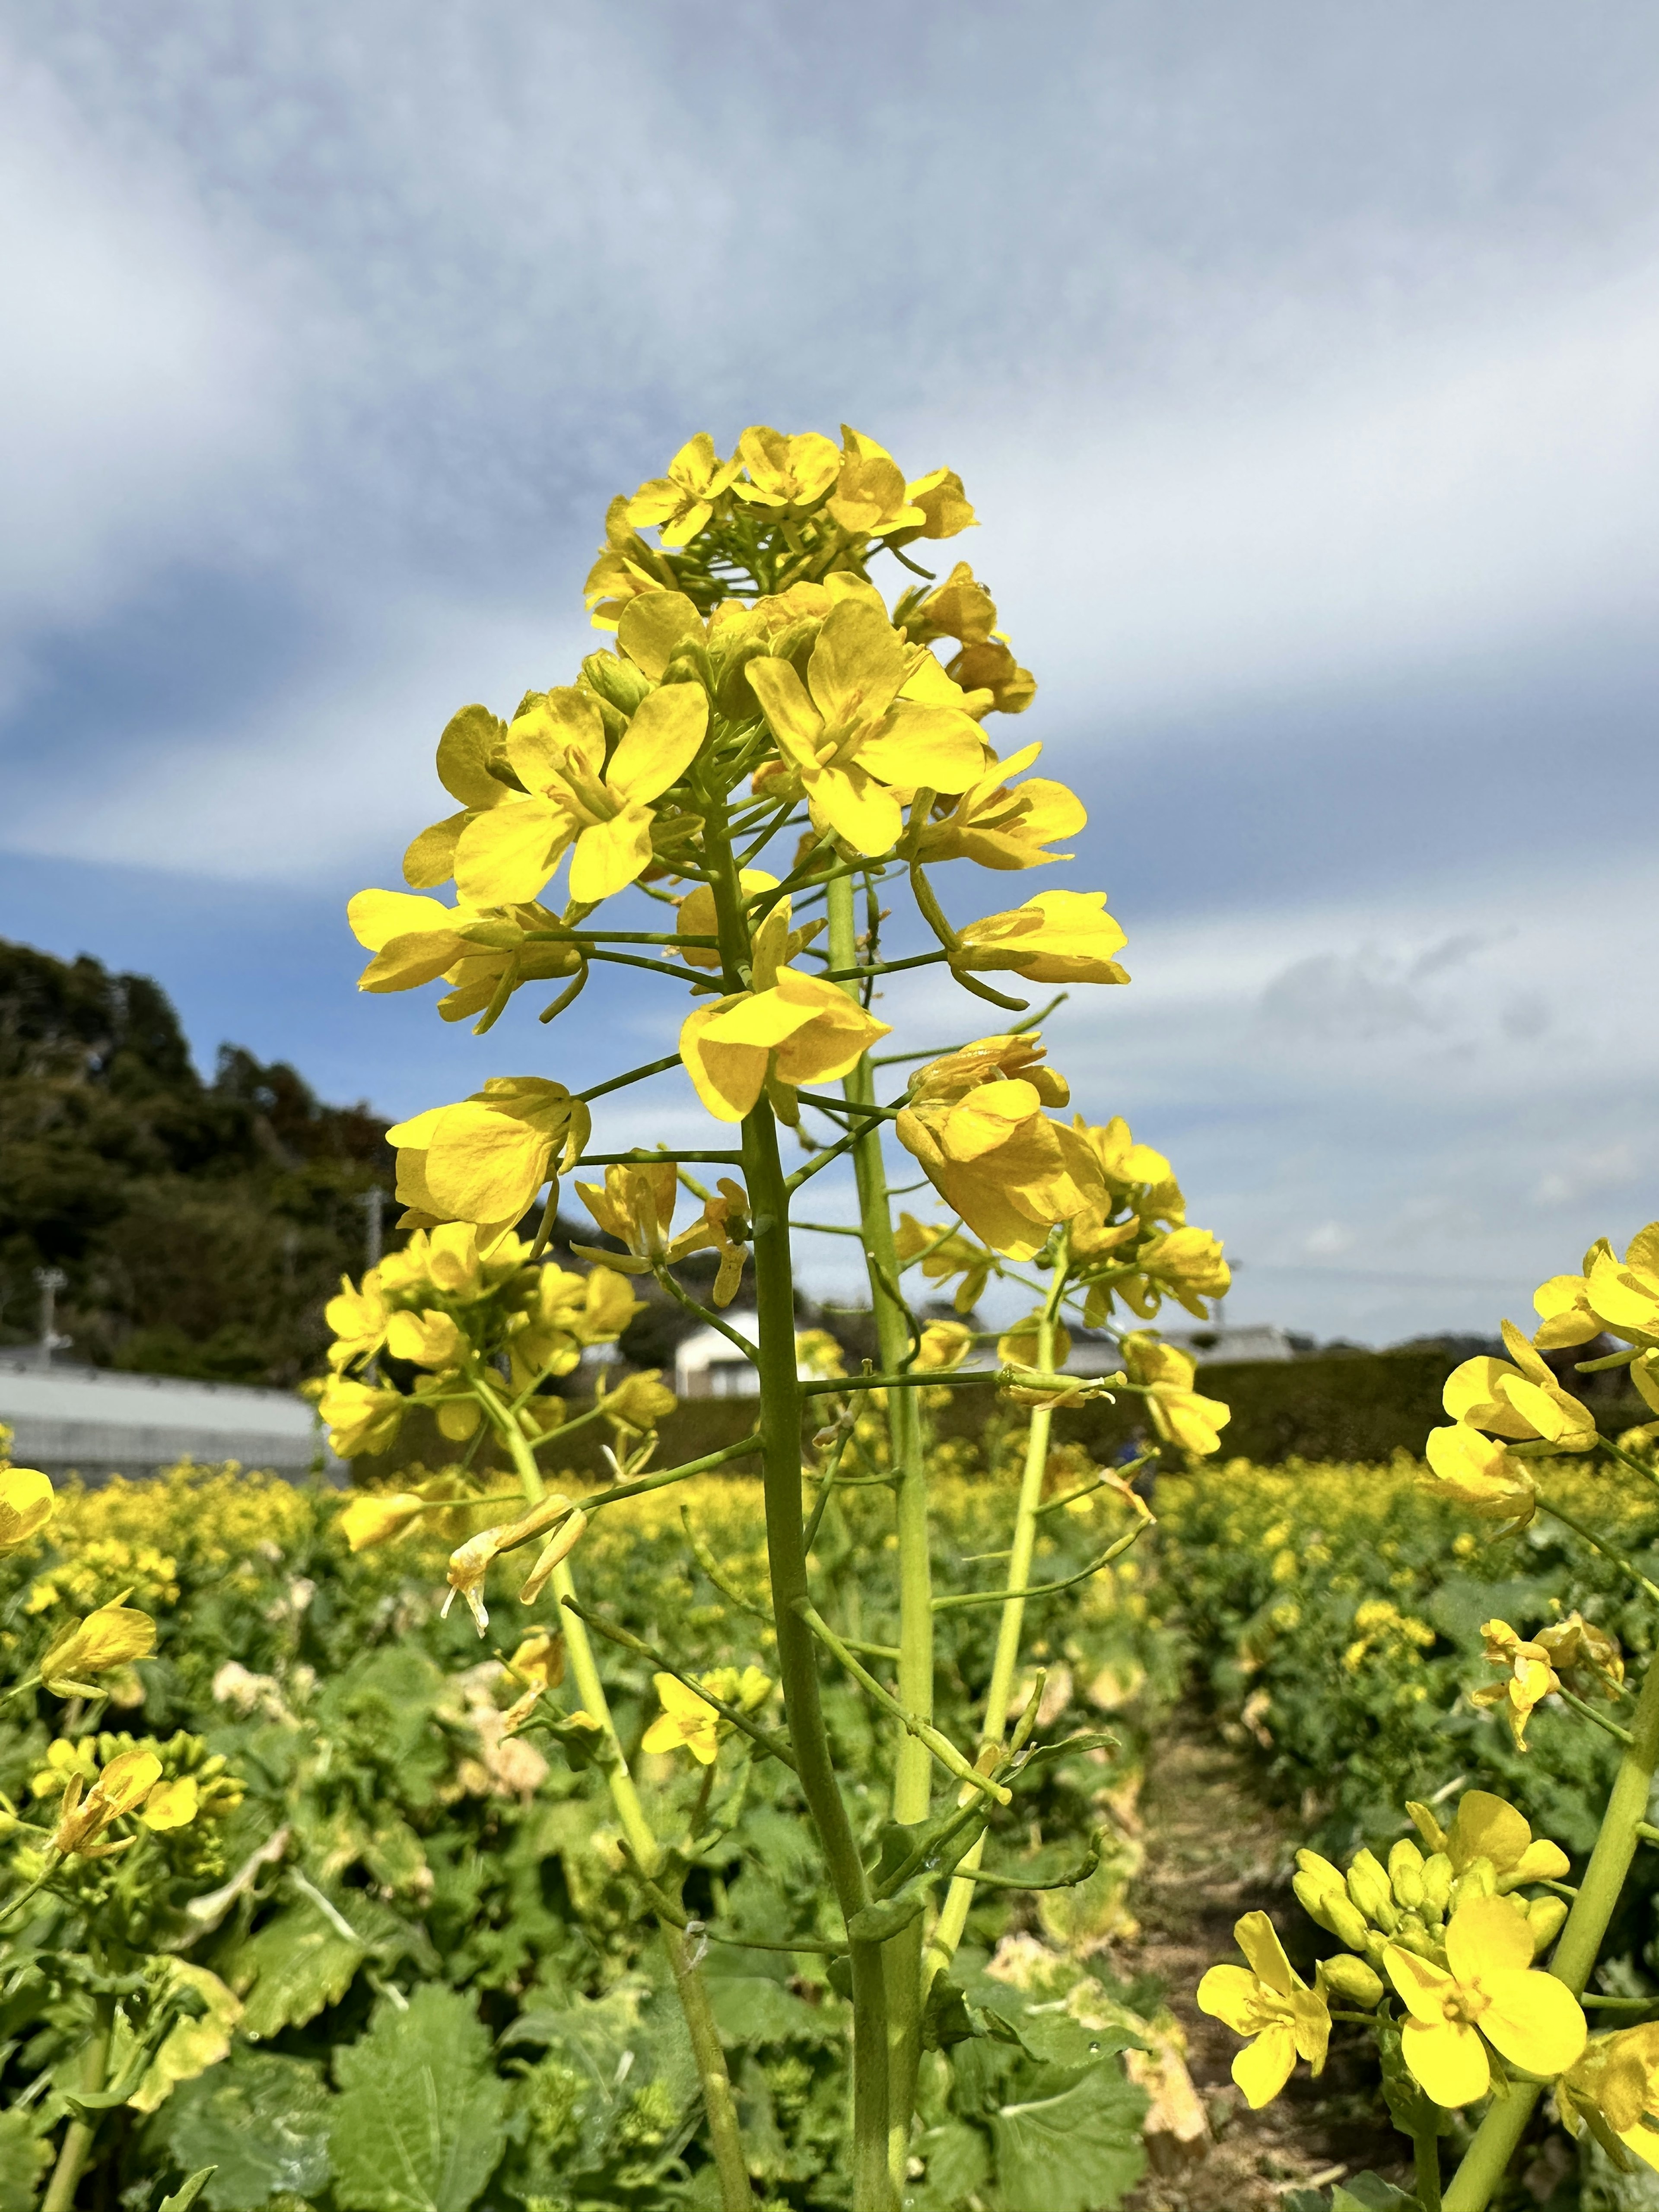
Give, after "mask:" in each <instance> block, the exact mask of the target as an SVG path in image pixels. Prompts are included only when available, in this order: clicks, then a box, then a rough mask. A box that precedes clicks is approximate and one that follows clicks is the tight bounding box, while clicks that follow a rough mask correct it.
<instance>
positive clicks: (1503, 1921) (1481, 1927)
mask: <svg viewBox="0 0 1659 2212" xmlns="http://www.w3.org/2000/svg"><path fill="white" fill-rule="evenodd" d="M1446 1964H1447V1965H1448V1966H1449V1967H1450V1968H1451V1971H1452V1972H1453V1974H1454V1975H1455V1977H1456V1978H1457V1979H1458V1980H1459V1981H1460V1982H1473V1981H1477V1980H1478V1981H1481V1982H1483V1983H1484V1981H1485V1980H1486V1977H1487V1976H1488V1975H1489V1974H1491V1973H1493V1972H1519V1971H1520V1970H1522V1968H1524V1967H1529V1966H1531V1964H1532V1936H1531V1934H1530V1932H1529V1931H1528V1927H1527V1923H1526V1922H1525V1921H1524V1920H1523V1919H1522V1917H1521V1915H1520V1914H1519V1913H1518V1912H1517V1911H1516V1909H1515V1907H1514V1906H1513V1905H1511V1904H1510V1902H1509V1901H1508V1899H1506V1898H1502V1897H1471V1898H1469V1899H1467V1900H1466V1901H1465V1902H1464V1903H1463V1904H1462V1905H1459V1906H1458V1908H1457V1910H1456V1911H1455V1912H1454V1913H1453V1915H1452V1917H1451V1919H1450V1921H1449V1923H1448V1924H1447V1928H1446ZM1558 1986H1559V1984H1558Z"/></svg>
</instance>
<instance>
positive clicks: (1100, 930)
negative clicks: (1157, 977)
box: [951, 891, 1129, 983]
mask: <svg viewBox="0 0 1659 2212" xmlns="http://www.w3.org/2000/svg"><path fill="white" fill-rule="evenodd" d="M961 941H962V943H963V945H964V946H965V947H966V948H967V951H965V952H964V953H963V954H961V955H959V956H958V955H953V956H952V958H951V966H952V967H954V968H963V969H971V970H973V971H975V973H977V972H978V971H979V970H981V969H1010V970H1012V973H1014V974H1015V975H1024V977H1025V978H1026V980H1027V981H1029V982H1032V983H1127V981H1128V980H1129V978H1128V976H1127V974H1126V973H1125V972H1124V970H1123V969H1121V967H1120V966H1119V965H1118V963H1117V962H1116V961H1115V960H1114V959H1113V958H1112V957H1111V956H1112V955H1113V953H1115V952H1116V951H1120V950H1121V948H1122V946H1123V945H1125V944H1126V943H1127V939H1126V938H1125V936H1124V934H1123V932H1122V931H1121V929H1120V928H1119V927H1118V925H1117V923H1116V922H1115V921H1113V919H1112V917H1111V915H1109V914H1108V913H1107V911H1106V894H1105V892H1104V891H1042V892H1041V893H1039V895H1038V896H1036V898H1034V899H1028V900H1027V901H1026V902H1025V904H1024V906H1021V907H1015V908H1012V910H1011V911H1010V912H1008V913H1006V914H989V915H986V916H985V918H984V920H983V921H970V922H969V924H968V926H967V927H966V928H965V929H963V931H962V932H961Z"/></svg>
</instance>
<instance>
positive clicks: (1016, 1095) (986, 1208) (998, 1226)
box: [896, 1036, 1105, 1260]
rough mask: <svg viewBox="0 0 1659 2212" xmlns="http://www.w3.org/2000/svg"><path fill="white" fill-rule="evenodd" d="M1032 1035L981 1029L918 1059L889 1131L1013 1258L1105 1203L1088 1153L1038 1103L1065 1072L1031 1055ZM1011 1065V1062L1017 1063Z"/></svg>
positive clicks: (1061, 1090) (1058, 1088)
mask: <svg viewBox="0 0 1659 2212" xmlns="http://www.w3.org/2000/svg"><path fill="white" fill-rule="evenodd" d="M1041 1059H1042V1048H1041V1045H1040V1042H1039V1041H1038V1040H1037V1039H1036V1038H1035V1037H1024V1036H1023V1037H1018V1038H1016V1037H1006V1036H1002V1037H981V1039H980V1040H979V1041H978V1042H976V1043H975V1044H972V1045H969V1046H968V1047H966V1048H964V1049H963V1051H962V1052H958V1053H947V1054H945V1056H944V1057H943V1058H942V1059H939V1060H934V1061H933V1062H932V1063H931V1064H930V1065H929V1066H927V1067H925V1068H923V1069H922V1071H921V1073H920V1074H919V1075H918V1076H916V1077H915V1079H913V1081H912V1083H911V1086H910V1096H909V1103H908V1104H907V1106H906V1107H905V1109H904V1110H903V1111H902V1113H901V1114H900V1115H899V1117H898V1121H897V1124H896V1135H897V1137H898V1139H899V1141H900V1143H901V1144H902V1145H903V1146H904V1147H905V1148H906V1150H907V1151H908V1152H912V1153H914V1154H915V1157H916V1158H917V1159H918V1160H920V1161H921V1164H922V1167H923V1169H924V1170H926V1172H927V1177H928V1180H929V1181H930V1182H932V1183H933V1188H935V1189H936V1190H937V1191H938V1192H939V1195H940V1196H941V1197H942V1198H943V1199H944V1200H945V1202H946V1204H947V1205H948V1206H951V1208H952V1209H953V1211H954V1212H957V1213H959V1214H960V1215H961V1216H962V1218H963V1220H964V1221H965V1222H966V1223H967V1225H968V1226H969V1228H970V1229H971V1230H972V1231H974V1233H975V1236H976V1237H982V1238H983V1239H984V1241H985V1243H987V1244H988V1245H990V1247H991V1248H992V1249H993V1250H994V1251H997V1252H1004V1253H1006V1254H1007V1255H1009V1256H1010V1258H1012V1259H1015V1260H1030V1259H1033V1258H1035V1257H1036V1254H1037V1253H1038V1252H1040V1251H1041V1250H1042V1247H1043V1245H1044V1244H1045V1243H1047V1241H1048V1232H1049V1231H1050V1230H1051V1229H1053V1228H1054V1225H1055V1224H1056V1223H1057V1222H1061V1221H1070V1220H1073V1219H1075V1218H1078V1217H1079V1216H1080V1215H1088V1214H1090V1213H1091V1212H1099V1211H1101V1210H1103V1207H1104V1205H1105V1188H1104V1185H1103V1182H1102V1181H1101V1176H1100V1170H1099V1168H1098V1166H1097V1164H1096V1161H1095V1158H1094V1155H1093V1153H1092V1152H1091V1151H1090V1149H1089V1147H1088V1146H1087V1145H1086V1144H1085V1142H1084V1140H1083V1139H1082V1138H1081V1137H1079V1134H1078V1133H1077V1132H1076V1131H1075V1130H1074V1129H1070V1128H1067V1127H1065V1126H1064V1124H1063V1123H1060V1122H1058V1121H1051V1120H1050V1119H1049V1117H1048V1115H1046V1114H1045V1113H1044V1112H1043V1110H1042V1109H1043V1107H1044V1105H1045V1104H1050V1105H1061V1106H1063V1105H1065V1104H1066V1101H1067V1099H1068V1098H1069V1097H1070V1092H1069V1091H1068V1090H1067V1088H1066V1081H1065V1079H1064V1077H1062V1076H1060V1075H1059V1074H1058V1073H1056V1072H1055V1071H1054V1069H1052V1068H1048V1067H1042V1066H1038V1065H1037V1062H1038V1061H1039V1060H1041ZM1015 1071H1018V1072H1015Z"/></svg>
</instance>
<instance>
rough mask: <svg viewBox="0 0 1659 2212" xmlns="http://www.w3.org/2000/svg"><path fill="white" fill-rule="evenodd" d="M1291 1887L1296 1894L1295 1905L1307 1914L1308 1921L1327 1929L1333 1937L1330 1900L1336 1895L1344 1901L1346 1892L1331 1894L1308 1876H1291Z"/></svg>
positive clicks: (1321, 1884)
mask: <svg viewBox="0 0 1659 2212" xmlns="http://www.w3.org/2000/svg"><path fill="white" fill-rule="evenodd" d="M1291 1888H1292V1889H1293V1890H1294V1891H1295V1892H1296V1901H1297V1904H1298V1905H1300V1906H1301V1907H1302V1910H1303V1911H1304V1912H1305V1913H1306V1914H1307V1916H1308V1917H1309V1919H1310V1920H1313V1921H1316V1922H1317V1923H1318V1924H1319V1925H1320V1927H1322V1928H1325V1929H1329V1930H1330V1933H1331V1934H1332V1935H1333V1936H1334V1935H1335V1933H1336V1929H1335V1928H1334V1926H1333V1925H1332V1922H1331V1916H1330V1911H1329V1909H1328V1908H1329V1904H1330V1899H1331V1898H1332V1896H1333V1895H1338V1896H1341V1897H1342V1898H1343V1899H1345V1901H1346V1891H1336V1892H1333V1891H1331V1890H1329V1889H1328V1888H1327V1887H1325V1885H1324V1884H1323V1883H1322V1882H1321V1881H1317V1880H1316V1877H1315V1876H1314V1875H1310V1874H1298V1875H1292V1876H1291Z"/></svg>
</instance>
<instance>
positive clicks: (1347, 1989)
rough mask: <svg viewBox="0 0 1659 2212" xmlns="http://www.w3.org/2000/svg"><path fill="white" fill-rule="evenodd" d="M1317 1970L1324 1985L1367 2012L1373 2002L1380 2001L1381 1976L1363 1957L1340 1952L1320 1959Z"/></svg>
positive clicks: (1381, 1992) (1381, 1995)
mask: <svg viewBox="0 0 1659 2212" xmlns="http://www.w3.org/2000/svg"><path fill="white" fill-rule="evenodd" d="M1319 1971H1320V1973H1321V1975H1322V1978H1323V1979H1324V1983H1325V1986H1326V1987H1327V1988H1328V1989H1329V1990H1334V1991H1335V1993H1336V1994H1337V1996H1340V1997H1342V1998H1344V1999H1346V2002H1348V2003H1349V2004H1357V2005H1360V2006H1363V2007H1364V2009H1365V2011H1367V2012H1369V2011H1370V2008H1371V2007H1372V2006H1373V2005H1374V2004H1378V2003H1380V2002H1382V1997H1383V1978H1382V1976H1381V1975H1380V1974H1378V1973H1376V1972H1374V1971H1373V1970H1372V1969H1371V1968H1370V1966H1367V1965H1366V1964H1365V1961H1364V1960H1363V1959H1351V1958H1349V1957H1347V1956H1346V1954H1339V1955H1338V1956H1337V1957H1336V1958H1334V1959H1326V1960H1322V1962H1321V1964H1320V1968H1319Z"/></svg>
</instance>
